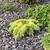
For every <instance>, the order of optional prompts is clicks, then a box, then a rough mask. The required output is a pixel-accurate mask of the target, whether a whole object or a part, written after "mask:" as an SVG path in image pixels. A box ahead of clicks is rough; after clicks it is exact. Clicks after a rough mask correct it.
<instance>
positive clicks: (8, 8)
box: [0, 2, 17, 12]
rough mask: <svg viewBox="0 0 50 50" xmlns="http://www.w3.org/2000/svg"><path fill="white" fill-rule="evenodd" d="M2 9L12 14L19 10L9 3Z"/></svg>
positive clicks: (2, 5) (3, 5)
mask: <svg viewBox="0 0 50 50" xmlns="http://www.w3.org/2000/svg"><path fill="white" fill-rule="evenodd" d="M0 8H1V9H3V10H6V11H10V12H16V11H17V8H16V7H15V6H13V5H12V4H11V3H8V2H6V3H3V4H1V5H0Z"/></svg>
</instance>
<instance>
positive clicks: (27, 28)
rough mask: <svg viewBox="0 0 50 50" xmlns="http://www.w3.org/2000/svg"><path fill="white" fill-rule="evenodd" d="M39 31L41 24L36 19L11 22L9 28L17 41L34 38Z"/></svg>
mask: <svg viewBox="0 0 50 50" xmlns="http://www.w3.org/2000/svg"><path fill="white" fill-rule="evenodd" d="M39 30H40V28H39V23H38V21H37V20H35V19H19V20H16V21H14V22H11V23H10V27H9V31H10V32H12V33H13V37H14V38H15V39H18V38H21V37H24V36H33V35H34V33H35V32H37V31H39Z"/></svg>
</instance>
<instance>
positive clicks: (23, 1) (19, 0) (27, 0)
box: [18, 0, 40, 3]
mask: <svg viewBox="0 0 50 50" xmlns="http://www.w3.org/2000/svg"><path fill="white" fill-rule="evenodd" d="M39 1H40V0H18V2H19V3H37V2H39Z"/></svg>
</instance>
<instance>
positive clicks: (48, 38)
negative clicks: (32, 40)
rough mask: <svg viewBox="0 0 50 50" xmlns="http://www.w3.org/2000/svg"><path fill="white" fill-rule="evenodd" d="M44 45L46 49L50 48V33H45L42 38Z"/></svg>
mask: <svg viewBox="0 0 50 50" xmlns="http://www.w3.org/2000/svg"><path fill="white" fill-rule="evenodd" d="M41 42H42V45H43V47H44V50H50V33H45V34H44V36H43V37H42V38H41Z"/></svg>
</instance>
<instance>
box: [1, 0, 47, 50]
mask: <svg viewBox="0 0 50 50" xmlns="http://www.w3.org/2000/svg"><path fill="white" fill-rule="evenodd" d="M0 1H2V0H0ZM17 7H18V10H19V11H18V12H16V13H15V12H13V13H11V12H8V11H5V10H0V50H44V48H43V46H42V45H41V43H40V42H39V41H40V38H41V36H43V33H44V32H45V31H47V30H46V28H45V29H43V30H42V31H40V32H39V33H37V35H36V36H35V37H24V38H22V39H20V40H17V41H14V39H13V36H12V33H10V32H8V27H9V23H10V22H11V21H14V20H16V19H19V18H27V17H24V16H23V13H24V11H25V10H26V9H27V8H28V7H29V6H28V5H26V4H23V5H22V4H21V5H20V4H18V5H17Z"/></svg>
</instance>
